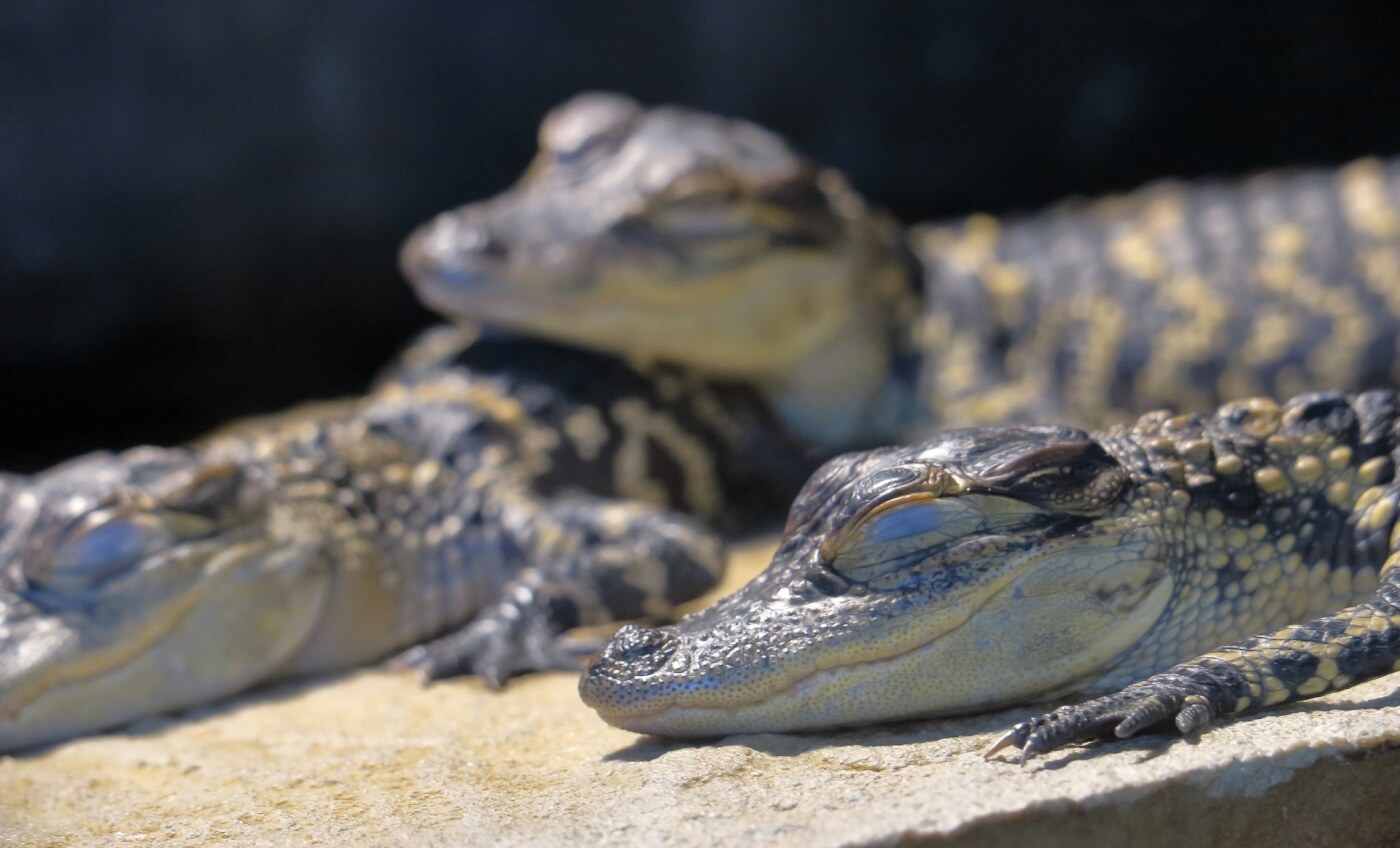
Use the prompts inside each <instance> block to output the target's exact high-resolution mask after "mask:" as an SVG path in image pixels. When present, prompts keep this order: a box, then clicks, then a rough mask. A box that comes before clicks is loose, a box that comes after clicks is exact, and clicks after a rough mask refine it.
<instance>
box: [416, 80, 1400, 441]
mask: <svg viewBox="0 0 1400 848" xmlns="http://www.w3.org/2000/svg"><path fill="white" fill-rule="evenodd" d="M1397 204H1400V163H1396V162H1378V161H1375V160H1362V161H1359V162H1356V163H1354V164H1352V165H1349V166H1347V167H1345V168H1342V169H1339V170H1334V171H1301V172H1297V173H1292V174H1265V175H1262V176H1258V177H1254V178H1251V179H1248V180H1244V181H1240V182H1234V183H1210V182H1205V183H1200V184H1189V183H1180V182H1162V183H1157V184H1154V185H1151V186H1148V187H1146V188H1144V189H1141V190H1139V191H1136V192H1133V193H1131V194H1128V195H1124V196H1120V197H1109V198H1104V199H1101V200H1096V201H1091V202H1078V203H1071V204H1065V205H1062V206H1060V207H1057V208H1054V209H1051V210H1049V211H1047V212H1044V213H1041V214H1038V215H1034V216H1030V217H1026V218H1011V219H1007V220H1005V221H998V220H996V219H994V218H991V217H989V216H985V215H977V216H973V217H971V218H968V219H966V220H963V221H955V222H950V223H947V224H941V225H934V226H927V227H917V228H913V229H911V230H908V231H905V230H903V229H901V228H900V227H899V226H898V225H897V224H896V223H895V222H893V221H891V220H889V219H888V218H887V217H885V216H883V215H881V214H879V213H878V212H876V211H873V210H872V209H871V208H870V207H868V206H867V205H866V204H865V202H864V201H863V200H862V199H861V198H860V196H859V195H857V194H856V193H855V192H854V191H852V190H851V188H850V187H849V186H848V185H847V183H846V181H845V180H843V179H842V178H841V176H840V175H839V174H838V173H836V172H835V171H833V170H831V169H828V168H822V167H820V166H817V165H814V164H813V163H811V162H808V161H806V160H805V159H803V158H802V157H800V156H799V155H797V154H795V153H794V152H793V151H792V150H791V149H790V148H789V147H788V146H787V145H786V144H785V143H784V142H783V141H782V139H780V138H778V137H777V136H776V135H774V134H772V133H770V132H767V131H765V130H763V129H760V128H759V127H756V126H753V125H751V124H747V123H744V122H741V121H732V120H725V119H721V118H717V117H714V116H710V115H705V114H702V113H698V112H693V111H688V110H684V109H678V108H672V107H666V108H659V109H650V110H646V109H642V108H641V107H640V106H638V105H637V104H636V103H634V102H632V101H630V100H628V99H626V98H621V97H616V96H609V95H584V96H581V97H579V98H576V99H574V100H572V101H569V102H568V103H566V104H564V105H563V106H561V107H559V108H558V109H556V110H555V111H554V112H552V113H551V114H550V115H549V116H548V117H547V118H546V119H545V122H544V124H543V126H542V128H541V131H540V151H539V154H538V155H537V157H536V159H535V162H534V164H533V165H532V166H531V168H530V170H529V171H528V172H527V173H526V175H525V176H524V177H523V178H522V179H521V181H520V182H519V183H518V184H517V185H516V186H514V187H513V188H511V189H510V190H509V191H507V192H505V193H504V194H502V195H500V196H499V197H496V198H494V199H491V200H488V201H485V202H482V203H476V204H471V205H468V206H464V207H462V208H460V209H457V210H454V211H452V212H448V213H445V214H443V215H441V216H439V217H438V218H437V219H435V220H434V221H432V222H430V223H428V224H426V225H424V226H423V227H421V228H420V229H419V231H418V232H417V233H416V234H415V235H414V237H413V238H412V239H411V240H410V241H409V242H408V244H407V245H406V246H405V248H404V252H403V267H404V270H405V273H406V274H407V275H408V277H409V278H410V279H411V280H412V282H413V284H414V285H415V286H416V288H417V290H418V292H419V294H420V295H421V297H422V298H423V299H424V300H425V301H426V302H428V303H430V304H432V305H433V306H435V307H436V308H438V309H439V310H440V311H442V312H444V313H445V314H448V315H453V316H456V317H459V318H464V319H473V320H481V321H484V322H487V323H489V324H497V325H501V326H505V327H509V328H512V329H515V330H518V331H522V332H527V333H530V334H533V335H536V336H543V337H547V338H555V339H559V340H561V341H567V342H569V343H572V344H578V345H582V346H587V347H594V348H598V349H602V350H608V351H613V352H615V353H619V354H622V355H624V356H627V357H630V358H635V359H639V360H644V361H650V360H664V361H668V362H673V363H677V364H682V365H685V366H687V367H692V368H696V369H699V370H701V371H703V372H706V373H713V374H723V375H726V376H729V377H737V378H740V379H743V380H746V381H748V382H750V383H751V384H753V385H754V386H755V387H757V388H758V389H759V390H760V391H762V392H763V393H764V394H765V395H766V396H767V397H768V398H769V399H770V402H771V403H772V404H773V406H774V408H776V409H777V410H779V412H780V414H781V415H782V416H783V420H784V422H785V423H786V425H787V426H788V428H789V429H790V431H792V432H794V433H797V434H799V435H801V436H803V437H804V438H807V439H809V440H810V441H811V442H812V443H813V444H815V445H817V446H818V447H820V448H822V449H824V450H827V451H829V452H834V451H837V450H843V449H850V448H851V447H858V446H873V445H875V444H885V443H889V442H892V441H897V440H900V439H906V438H909V437H911V436H917V435H920V434H922V433H925V432H929V431H930V429H931V428H932V427H934V426H935V425H936V426H940V427H942V426H963V425H969V424H982V423H1006V422H1008V421H1033V420H1034V421H1057V422H1063V423H1068V424H1072V425H1074V426H1080V427H1100V426H1106V425H1107V424H1110V423H1119V422H1125V421H1128V420H1130V419H1131V418H1132V417H1133V415H1134V414H1136V413H1138V412H1141V411H1143V410H1147V409H1154V408H1158V407H1160V406H1169V407H1172V408H1176V409H1180V410H1186V411H1205V410H1209V409H1213V408H1215V407H1216V406H1218V405H1219V404H1221V403H1224V402H1226V401H1228V400H1230V399H1234V398H1239V397H1248V396H1251V395H1255V394H1267V395H1273V396H1289V395H1293V394H1296V393H1299V392H1302V391H1307V390H1320V389H1342V390H1360V389H1365V388H1381V387H1387V386H1393V385H1396V383H1397V380H1400V366H1397V365H1396V362H1397V356H1396V352H1397V350H1400V212H1397ZM921 302H922V306H921V305H920V303H921Z"/></svg>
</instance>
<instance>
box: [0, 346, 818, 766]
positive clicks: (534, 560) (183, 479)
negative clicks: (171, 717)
mask: <svg viewBox="0 0 1400 848" xmlns="http://www.w3.org/2000/svg"><path fill="white" fill-rule="evenodd" d="M462 338H464V337H462ZM460 341H461V339H459V342H460ZM780 433H781V430H780V428H777V427H776V426H774V425H773V423H772V421H771V417H770V416H769V414H768V413H767V412H766V411H765V407H764V406H763V404H762V403H761V401H759V399H757V398H756V397H754V396H753V393H752V392H751V391H748V390H747V389H745V388H743V387H732V386H725V385H720V384H715V383H705V382H702V381H697V380H693V379H688V378H687V377H685V375H683V374H679V373H671V372H664V371H657V372H652V373H648V374H642V373H640V372H638V371H636V370H634V369H631V368H629V367H627V366H626V365H624V364H623V363H622V362H620V361H619V360H616V359H614V358H611V357H607V356H602V355H599V354H590V353H586V352H579V351H571V350H566V349H563V348H558V347H555V346H552V345H548V344H544V343H540V344H534V343H527V342H522V341H519V340H498V339H489V338H488V339H483V340H480V341H479V342H477V343H476V344H473V345H470V346H465V347H464V346H463V345H462V344H460V343H454V342H453V340H452V338H450V337H448V336H445V335H444V334H443V333H442V332H438V333H435V334H433V335H431V336H429V337H428V338H427V339H425V341H424V342H423V344H422V345H421V346H420V347H419V348H418V349H417V350H416V353H413V354H410V355H407V356H405V357H404V359H403V362H402V363H401V364H400V366H399V369H398V370H397V371H395V372H394V373H391V374H390V375H388V376H386V377H385V378H384V379H382V380H381V381H380V383H379V385H378V386H377V387H376V388H375V390H374V391H373V392H372V393H371V394H370V395H369V396H367V397H365V398H363V399H360V400H358V401H346V402H341V403H335V404H326V405H318V406H313V407H307V408H302V409H299V410H297V411H294V412H293V413H290V414H286V415H282V416H272V417H268V418H264V419H257V420H254V421H252V422H249V423H247V424H244V425H239V426H235V427H231V428H228V429H226V430H225V431H223V432H221V433H217V434H214V435H212V436H210V437H208V438H207V439H205V440H203V441H201V442H199V443H197V444H195V445H192V446H189V447H185V448H136V449H132V450H128V451H125V452H122V453H100V454H94V455H91V456H87V457H82V458H79V459H77V460H74V461H71V462H68V463H65V464H64V465H61V466H58V467H56V468H54V469H51V470H49V471H47V472H44V473H41V474H38V475H34V476H33V477H31V478H10V477H6V478H4V479H3V480H0V510H2V511H0V750H8V749H13V748H17V747H25V746H29V745H35V744H40V743H43V742H46V741H51V740H55V739H61V738H64V737H67V736H71V735H75V734H80V733H84V732H90V731H92V730H97V729H101V728H104V727H109V726H113V725H117V724H120V723H123V722H125V721H129V720H131V719H133V718H137V717H140V716H144V715H148V714H151V713H156V712H161V711H166V710H170V709H175V708H179V707H185V706H189V705H192V704H198V703H203V702H207V701H210V700H214V699H216V698H219V697H222V696H225V695H228V694H231V693H234V692H238V691H241V690H243V689H246V688H248V687H251V686H254V685H257V684H259V683H263V682H266V681H270V680H275V679H278V678H284V677H288V676H292V675H299V674H305V673H313V672H320V671H326V670H332V669H337V668H344V667H347V666H351V665H355V664H360V663H364V662H368V661H372V660H375V659H379V658H382V657H385V656H388V655H390V654H393V653H394V652H398V651H404V650H405V649H410V648H411V650H410V651H408V652H406V653H403V654H401V655H400V656H399V658H398V660H397V662H396V664H397V665H398V666H399V667H408V668H414V669H417V670H418V671H419V672H420V673H421V674H422V675H424V676H425V677H437V676H442V675H445V674H453V673H459V672H463V671H468V670H470V671H472V672H474V673H477V674H480V675H482V676H483V677H484V678H486V679H487V680H488V682H492V683H495V684H497V685H499V684H500V682H501V681H502V680H503V679H504V678H505V677H506V676H508V675H510V674H513V673H517V672H519V671H522V670H528V669H534V668H556V667H577V665H578V663H579V657H580V652H581V651H583V650H585V649H586V648H588V647H589V646H588V645H587V644H586V643H580V642H577V641H576V640H572V639H570V638H569V637H567V636H565V635H564V634H565V631H567V630H568V629H569V628H572V627H574V626H576V625H586V624H598V623H603V622H608V621H614V620H619V619H626V618H638V617H641V618H651V619H657V618H665V617H667V616H669V615H670V614H671V612H672V610H673V609H674V607H675V605H676V604H678V603H680V602H682V601H685V600H688V599H690V598H693V597H695V596H696V595H698V594H700V593H701V592H703V591H705V590H706V589H708V588H709V587H711V586H712V585H714V583H715V581H716V579H717V577H718V575H719V573H720V569H721V568H722V555H721V548H720V545H719V543H718V541H717V539H716V537H715V536H714V535H713V533H712V531H711V530H710V529H707V526H706V525H714V524H724V523H725V522H730V523H731V524H732V523H734V522H735V521H738V520H741V519H742V518H744V517H745V516H747V515H749V514H751V513H765V514H766V513H771V512H772V511H773V510H774V509H775V508H778V505H779V504H782V503H785V502H786V499H787V498H788V497H789V496H790V493H791V488H789V487H788V486H787V485H786V484H785V483H784V481H785V480H786V481H793V482H794V484H795V483H798V482H800V477H801V475H802V473H803V472H802V466H803V465H805V457H804V456H803V455H802V454H801V453H800V452H799V451H797V450H796V448H795V447H792V446H790V445H787V444H786V443H784V442H783V441H782V440H781V438H780ZM790 447H791V448H792V449H789V448H790ZM785 462H790V463H791V466H790V467H785V466H784V463H785ZM792 488H795V485H794V486H793V487H792ZM412 646H418V647H412Z"/></svg>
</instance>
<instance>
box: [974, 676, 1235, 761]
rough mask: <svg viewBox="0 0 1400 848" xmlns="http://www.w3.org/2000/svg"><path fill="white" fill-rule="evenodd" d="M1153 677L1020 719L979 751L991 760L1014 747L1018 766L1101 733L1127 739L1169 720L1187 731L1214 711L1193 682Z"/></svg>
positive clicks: (1209, 717) (1198, 726)
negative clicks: (1112, 691) (1046, 712)
mask: <svg viewBox="0 0 1400 848" xmlns="http://www.w3.org/2000/svg"><path fill="white" fill-rule="evenodd" d="M1168 677H1169V676H1168V675H1157V676H1156V677H1153V678H1150V679H1148V680H1145V681H1143V682H1142V683H1137V684H1134V685H1133V686H1129V687H1128V688H1126V689H1124V690H1122V691H1121V692H1115V693H1114V694H1112V695H1106V696H1104V697H1102V698H1095V699H1094V700H1092V701H1086V702H1085V703H1082V704H1073V705H1070V706H1064V707H1059V708H1057V709H1056V710H1055V711H1054V712H1051V713H1048V714H1046V715H1042V716H1037V717H1035V718H1032V719H1028V720H1026V721H1023V722H1021V723H1020V724H1018V725H1016V726H1015V727H1013V728H1011V730H1009V731H1007V733H1006V734H1005V735H1004V736H1002V737H1001V738H1000V739H998V740H997V741H996V742H994V743H993V744H992V746H991V747H990V748H988V749H987V750H986V752H985V753H984V754H983V756H984V757H986V758H988V759H991V758H992V757H993V756H994V755H996V754H997V753H998V752H999V751H1002V750H1004V749H1006V748H1015V749H1016V751H1017V753H1018V754H1019V755H1020V763H1021V765H1025V764H1026V763H1028V762H1030V761H1031V760H1032V759H1034V758H1035V757H1037V756H1039V755H1041V754H1045V753H1048V752H1050V751H1053V750H1055V749H1056V748H1062V747H1064V746H1065V745H1072V744H1075V743H1077V742H1087V741H1090V740H1092V739H1099V738H1103V737H1116V738H1118V739H1127V738H1128V737H1129V736H1132V735H1133V734H1135V733H1137V732H1138V731H1140V730H1143V729H1146V728H1148V727H1151V726H1153V725H1156V724H1160V723H1161V722H1164V721H1166V720H1167V719H1170V718H1175V724H1176V728H1177V730H1180V731H1181V732H1182V733H1190V732H1192V731H1195V730H1199V729H1201V728H1202V727H1205V726H1206V724H1208V723H1209V722H1210V720H1211V719H1212V718H1214V717H1215V711H1214V710H1213V709H1212V707H1211V706H1210V703H1209V701H1208V700H1207V699H1206V698H1205V697H1204V696H1203V695H1202V694H1201V693H1199V692H1195V691H1192V689H1193V688H1194V687H1192V686H1191V681H1189V680H1185V679H1179V680H1171V679H1167V678H1168Z"/></svg>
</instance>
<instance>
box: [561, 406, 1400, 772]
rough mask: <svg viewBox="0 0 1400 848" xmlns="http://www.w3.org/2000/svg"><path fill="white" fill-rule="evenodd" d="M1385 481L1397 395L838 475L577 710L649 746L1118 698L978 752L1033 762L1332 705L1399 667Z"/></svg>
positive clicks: (1399, 441) (826, 478)
mask: <svg viewBox="0 0 1400 848" xmlns="http://www.w3.org/2000/svg"><path fill="white" fill-rule="evenodd" d="M1398 460H1400V399H1397V395H1396V393H1395V392H1392V391H1373V392H1368V393H1365V394H1362V395H1354V396H1349V395H1345V394H1342V393H1322V394H1312V395H1305V396H1302V397H1298V398H1295V399H1294V400H1293V401H1291V402H1289V403H1287V404H1285V405H1283V406H1282V407H1280V406H1279V405H1278V404H1276V403H1274V402H1273V401H1268V400H1264V399H1254V400H1251V401H1248V402H1244V403H1237V404H1230V405H1227V406H1225V407H1222V408H1221V409H1220V410H1219V411H1218V412H1217V413H1216V414H1215V415H1213V416H1210V417H1206V416H1202V415H1200V414H1190V415H1171V414H1167V413H1153V414H1149V415H1147V416H1144V417H1143V418H1141V419H1140V420H1139V421H1138V422H1137V423H1136V424H1134V425H1133V426H1131V427H1127V426H1122V425H1120V426H1117V427H1114V428H1111V429H1109V430H1107V431H1104V432H1101V433H1096V434H1093V435H1090V434H1088V433H1085V432H1084V431H1082V430H1074V429H1069V428H1065V427H1052V426H1037V427H995V426H984V427H977V428H972V429H965V430H948V431H945V432H943V433H940V434H939V435H938V436H935V437H933V438H932V439H930V440H928V441H925V442H921V443H918V444H914V445H910V446H908V447H894V448H882V449H879V450H875V451H872V452H868V453H855V454H849V455H846V456H843V457H840V458H837V459H834V460H832V461H831V462H829V463H828V464H827V465H826V466H825V467H823V468H822V469H821V470H820V471H818V472H817V473H816V474H815V475H814V476H813V477H812V479H811V481H810V482H809V483H808V484H807V486H806V487H805V488H804V489H803V491H802V493H801V494H800V495H799V496H798V497H797V500H796V503H795V504H794V505H793V508H792V512H791V515H790V517H789V519H788V526H787V531H786V533H785V535H784V537H783V540H782V542H781V544H780V546H779V548H778V552H777V554H776V555H775V556H774V559H773V564H772V565H771V566H770V567H769V568H768V570H767V571H765V572H764V573H763V574H761V575H760V576H759V577H757V578H756V579H755V580H754V581H753V582H751V583H749V584H748V585H747V586H745V587H744V588H743V589H741V590H740V591H739V592H738V593H737V594H734V595H732V596H730V597H728V598H725V599H723V600H721V601H719V602H718V603H716V604H715V605H713V606H711V607H709V608H708V609H705V610H702V611H700V612H698V613H695V614H693V615H691V616H689V617H687V618H685V619H683V620H682V621H681V622H680V623H679V624H677V625H675V626H673V627H663V628H660V629H647V628H642V627H639V626H636V625H627V626H625V627H623V629H622V630H620V631H619V632H618V634H617V636H616V637H615V638H614V640H613V641H612V642H611V643H610V644H609V645H608V647H607V649H606V650H605V651H604V653H603V655H602V657H601V658H600V659H599V660H597V661H596V662H595V663H593V664H592V665H591V667H590V668H589V669H588V670H587V672H585V674H584V677H583V678H582V680H581V682H580V686H579V691H580V693H581V694H582V696H583V699H584V701H585V702H586V703H588V704H590V705H591V706H593V707H594V708H595V709H596V710H597V711H598V713H599V714H600V715H601V716H602V717H603V718H604V719H606V720H607V721H608V722H610V723H612V724H615V725H617V726H619V727H623V728H627V729H629V730H634V731H637V732H639V733H651V734H657V735H662V736H719V735H725V734H730V733H754V732H774V731H779V732H781V731H792V730H809V729H814V728H828V727H838V726H843V725H851V724H860V723H866V722H872V721H881V720H891V719H901V718H910V717H916V716H929V715H948V714H955V713H967V712H974V711H977V710H985V709H991V708H994V707H1002V706H1007V705H1011V704H1018V703H1027V702H1032V701H1037V700H1043V699H1046V698H1052V697H1056V696H1060V695H1064V694H1066V693H1069V692H1089V693H1096V692H1110V693H1113V694H1109V695H1107V696H1105V697H1102V698H1099V699H1097V700H1093V701H1089V702H1087V703H1084V704H1080V705H1077V706H1071V707H1062V708H1060V709H1058V710H1056V711H1055V712H1053V713H1051V714H1050V715H1048V716H1042V717H1040V718H1035V719H1031V720H1030V721H1027V722H1024V723H1022V724H1021V725H1018V726H1017V727H1016V728H1014V729H1013V730H1012V731H1011V732H1010V733H1008V734H1007V735H1006V736H1005V737H1004V738H1003V739H1002V740H1001V741H1000V742H998V743H997V744H996V745H995V746H993V748H992V750H991V751H989V752H988V753H989V754H991V753H994V752H995V751H997V750H1000V749H1001V748H1003V747H1007V746H1010V747H1014V748H1016V749H1018V750H1019V752H1020V756H1021V758H1022V761H1023V762H1024V761H1025V760H1028V759H1030V758H1031V757H1033V756H1035V755H1036V754H1040V753H1043V752H1045V751H1048V750H1051V749H1053V748H1056V747H1058V746H1060V745H1064V744H1067V743H1070V742H1077V741H1081V740H1085V739H1091V738H1094V737H1097V736H1100V735H1105V734H1107V735H1116V736H1118V737H1125V736H1130V735H1132V734H1133V733H1136V732H1137V731H1139V730H1142V729H1144V728H1148V727H1151V726H1153V725H1156V724H1159V723H1161V722H1164V721H1172V720H1174V721H1175V725H1176V727H1177V728H1178V729H1179V730H1181V731H1183V732H1188V731H1192V730H1196V729H1198V728H1200V727H1202V726H1204V725H1205V724H1207V723H1208V722H1210V721H1211V720H1212V719H1214V718H1216V717H1218V716H1226V715H1231V714H1234V713H1239V712H1242V711H1244V710H1249V709H1254V708H1257V707H1264V706H1272V705H1275V704H1282V703H1285V702H1288V701H1293V700H1297V699H1299V698H1309V697H1313V696H1315V695H1321V694H1323V693H1326V692H1330V691H1334V690H1337V689H1344V688H1346V687H1348V686H1351V685H1352V684H1354V683H1359V682H1361V681H1363V680H1366V679H1368V678H1371V677H1376V676H1378V675H1381V674H1386V673H1389V672H1391V671H1393V670H1396V669H1397V668H1400V532H1397V531H1400V526H1397V524H1396V519H1397V518H1400V484H1397V482H1396V480H1395V466H1396V462H1397V461H1398ZM1240 640H1243V641H1240ZM1222 645H1224V647H1221V646H1222ZM1207 651H1208V652H1209V653H1203V652H1207ZM1200 654H1203V655H1201V656H1198V655H1200ZM1191 657H1196V658H1195V659H1190V658H1191ZM1182 660H1187V661H1186V662H1181V661H1182ZM1178 663H1179V664H1178ZM1144 678H1145V679H1144ZM1121 687H1126V688H1122V689H1121V691H1117V692H1115V690H1119V689H1120V688H1121Z"/></svg>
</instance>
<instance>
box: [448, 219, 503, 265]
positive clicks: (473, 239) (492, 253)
mask: <svg viewBox="0 0 1400 848" xmlns="http://www.w3.org/2000/svg"><path fill="white" fill-rule="evenodd" d="M456 246H457V249H458V250H459V251H460V252H461V253H463V254H470V255H472V256H477V257H481V258H484V259H490V260H493V261H498V262H499V261H501V260H504V259H506V258H507V257H509V256H510V245H508V244H507V243H506V241H505V240H504V239H502V238H501V237H500V236H497V235H495V234H493V233H492V232H490V231H489V230H487V229H486V228H485V227H481V226H476V225H473V224H466V225H463V226H460V227H459V228H458V229H457V245H456Z"/></svg>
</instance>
